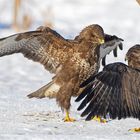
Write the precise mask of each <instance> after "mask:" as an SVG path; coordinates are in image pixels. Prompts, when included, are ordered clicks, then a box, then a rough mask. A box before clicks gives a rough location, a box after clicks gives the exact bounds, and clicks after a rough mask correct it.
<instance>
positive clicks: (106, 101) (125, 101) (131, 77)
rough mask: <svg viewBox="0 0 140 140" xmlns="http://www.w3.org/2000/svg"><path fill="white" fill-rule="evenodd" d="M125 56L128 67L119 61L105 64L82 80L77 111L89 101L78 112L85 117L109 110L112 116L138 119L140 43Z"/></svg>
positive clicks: (101, 113)
mask: <svg viewBox="0 0 140 140" xmlns="http://www.w3.org/2000/svg"><path fill="white" fill-rule="evenodd" d="M126 59H127V60H128V66H127V65H125V64H123V63H120V62H118V63H112V64H109V65H106V66H105V67H104V69H103V71H101V72H99V73H98V74H95V75H94V74H93V75H92V76H91V77H90V78H89V79H87V80H86V81H85V82H83V83H82V85H81V86H82V87H83V86H86V88H85V89H84V91H83V92H82V93H81V94H80V95H79V97H78V98H77V99H76V101H80V100H82V99H83V98H84V99H83V101H82V103H81V104H80V106H79V108H78V110H81V109H83V108H84V107H85V106H86V105H87V104H88V105H87V107H86V109H85V110H84V112H83V113H82V114H81V116H85V115H88V116H87V118H86V120H90V119H92V117H93V116H95V115H97V116H103V117H106V115H107V114H108V113H109V116H110V117H111V118H112V119H116V118H118V119H121V118H126V117H134V118H138V119H140V45H135V46H133V47H132V48H130V49H129V50H128V52H127V54H126ZM134 130H135V129H134ZM138 130H139V131H140V128H137V129H136V131H138Z"/></svg>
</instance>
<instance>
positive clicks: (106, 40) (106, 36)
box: [102, 34, 123, 66]
mask: <svg viewBox="0 0 140 140" xmlns="http://www.w3.org/2000/svg"><path fill="white" fill-rule="evenodd" d="M118 40H120V42H119V43H117V41H118ZM110 41H112V42H113V41H114V42H116V43H117V44H116V43H112V46H116V45H117V46H118V47H119V49H120V50H122V49H123V43H122V41H123V39H121V38H119V37H117V36H115V35H108V34H105V42H110ZM118 47H115V48H114V49H113V55H114V57H117V51H118V49H117V48H118ZM102 65H103V66H105V65H106V55H105V56H104V57H103V58H102Z"/></svg>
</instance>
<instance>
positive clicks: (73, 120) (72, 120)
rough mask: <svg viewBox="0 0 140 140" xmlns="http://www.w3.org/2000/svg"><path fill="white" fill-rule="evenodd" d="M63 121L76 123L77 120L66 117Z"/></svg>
mask: <svg viewBox="0 0 140 140" xmlns="http://www.w3.org/2000/svg"><path fill="white" fill-rule="evenodd" d="M63 120H64V122H75V121H76V120H75V119H73V118H70V117H65V118H64V119H63Z"/></svg>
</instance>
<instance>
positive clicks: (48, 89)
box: [27, 81, 60, 99]
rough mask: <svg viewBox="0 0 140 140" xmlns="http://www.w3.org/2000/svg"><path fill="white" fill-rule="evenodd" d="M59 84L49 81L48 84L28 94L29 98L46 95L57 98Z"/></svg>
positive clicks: (39, 97)
mask: <svg viewBox="0 0 140 140" xmlns="http://www.w3.org/2000/svg"><path fill="white" fill-rule="evenodd" d="M59 88H60V87H59V85H57V84H55V83H54V82H53V81H51V82H50V83H48V84H47V85H45V86H43V87H41V88H40V89H38V90H37V91H35V92H33V93H31V94H29V95H27V96H28V97H29V98H38V99H42V98H45V97H48V98H55V97H56V94H57V92H58V91H59Z"/></svg>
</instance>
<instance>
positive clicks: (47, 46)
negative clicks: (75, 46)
mask: <svg viewBox="0 0 140 140" xmlns="http://www.w3.org/2000/svg"><path fill="white" fill-rule="evenodd" d="M66 44H67V45H69V46H70V44H69V43H68V41H67V40H65V39H64V38H63V37H62V36H60V35H59V34H58V33H56V32H55V31H53V30H51V29H49V30H46V31H31V32H25V33H19V34H15V35H12V36H9V37H6V38H2V39H0V56H4V55H10V54H13V53H22V54H23V55H24V56H25V57H27V58H28V59H31V60H33V61H36V62H39V63H41V64H43V65H44V67H45V68H46V69H47V70H49V71H50V72H52V73H55V72H56V70H57V68H58V67H59V66H60V65H61V64H62V63H63V62H62V58H61V57H63V56H64V55H65V52H66V50H65V51H64V49H65V48H66V49H67V48H69V47H67V46H66ZM60 52H62V54H61V55H60ZM58 56H59V57H58Z"/></svg>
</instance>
